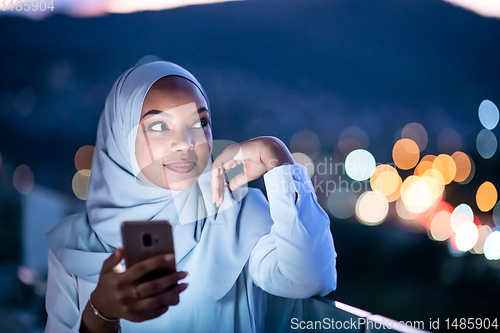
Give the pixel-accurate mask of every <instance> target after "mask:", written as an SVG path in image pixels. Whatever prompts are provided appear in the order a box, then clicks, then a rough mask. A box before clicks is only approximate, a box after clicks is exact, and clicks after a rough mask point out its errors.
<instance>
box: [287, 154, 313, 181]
mask: <svg viewBox="0 0 500 333" xmlns="http://www.w3.org/2000/svg"><path fill="white" fill-rule="evenodd" d="M292 157H293V160H294V161H295V163H297V164H300V165H303V166H305V167H306V169H307V172H309V176H310V177H312V176H313V175H314V162H313V160H312V159H311V158H310V157H309V156H307V155H306V154H304V153H293V154H292Z"/></svg>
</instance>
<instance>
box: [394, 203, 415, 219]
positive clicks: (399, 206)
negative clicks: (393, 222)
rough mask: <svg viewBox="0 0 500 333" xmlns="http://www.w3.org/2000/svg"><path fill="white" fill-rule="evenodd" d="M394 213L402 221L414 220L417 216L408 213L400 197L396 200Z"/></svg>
mask: <svg viewBox="0 0 500 333" xmlns="http://www.w3.org/2000/svg"><path fill="white" fill-rule="evenodd" d="M396 213H398V216H399V217H400V218H402V219H403V220H409V221H410V220H414V219H416V218H417V217H418V214H416V213H412V212H410V211H409V210H408V209H407V208H406V206H405V204H404V202H403V199H401V197H399V199H398V200H396Z"/></svg>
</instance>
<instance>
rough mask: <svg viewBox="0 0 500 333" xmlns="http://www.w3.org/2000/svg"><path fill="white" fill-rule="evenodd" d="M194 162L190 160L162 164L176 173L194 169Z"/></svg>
mask: <svg viewBox="0 0 500 333" xmlns="http://www.w3.org/2000/svg"><path fill="white" fill-rule="evenodd" d="M195 165H196V163H195V162H191V161H186V162H175V163H170V164H164V166H165V167H166V168H167V169H169V170H172V171H174V172H177V173H189V172H191V170H193V169H194V167H195Z"/></svg>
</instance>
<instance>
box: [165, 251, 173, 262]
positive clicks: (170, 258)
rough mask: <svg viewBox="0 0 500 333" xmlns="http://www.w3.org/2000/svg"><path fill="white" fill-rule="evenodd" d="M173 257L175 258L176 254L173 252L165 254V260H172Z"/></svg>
mask: <svg viewBox="0 0 500 333" xmlns="http://www.w3.org/2000/svg"><path fill="white" fill-rule="evenodd" d="M172 259H174V255H173V254H172V253H169V254H167V255H165V260H166V261H170V260H172Z"/></svg>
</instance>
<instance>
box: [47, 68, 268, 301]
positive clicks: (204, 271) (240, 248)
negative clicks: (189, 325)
mask: <svg viewBox="0 0 500 333" xmlns="http://www.w3.org/2000/svg"><path fill="white" fill-rule="evenodd" d="M169 75H178V76H181V77H184V78H186V79H188V80H190V81H191V82H193V83H194V84H195V85H196V86H197V87H198V88H199V89H200V91H201V92H202V94H203V96H204V97H205V99H206V101H207V105H208V107H209V110H210V106H209V104H208V98H207V95H206V93H205V91H204V90H203V88H202V87H201V85H200V83H199V82H198V81H197V80H196V79H195V77H194V76H193V75H192V74H191V73H189V72H188V71H187V70H185V69H184V68H182V67H180V66H178V65H176V64H174V63H171V62H167V61H153V62H149V63H145V64H140V65H136V66H134V67H132V68H130V69H129V70H127V71H126V72H125V73H123V74H122V75H121V76H120V77H119V78H118V79H117V80H116V81H115V83H114V85H113V87H112V89H111V91H110V93H109V95H108V97H107V99H106V104H105V108H104V111H103V112H102V114H101V117H100V120H99V125H98V130H97V140H96V145H95V151H94V157H93V161H92V169H91V170H92V171H91V176H90V180H89V188H88V195H87V202H86V211H85V212H81V213H77V214H74V215H71V216H69V217H67V218H66V219H64V220H63V221H61V223H59V224H58V225H57V226H56V227H55V228H54V229H52V230H51V231H50V232H49V233H47V239H48V242H49V247H50V249H51V250H52V252H53V253H54V255H55V256H56V258H57V259H58V260H59V261H60V262H61V263H62V265H63V266H64V267H65V268H66V270H67V271H68V272H69V273H71V274H74V275H76V276H78V277H80V278H82V279H84V280H86V281H89V282H93V283H97V281H98V278H99V272H100V270H101V266H102V263H103V261H104V260H105V259H106V258H108V257H109V254H110V252H113V251H114V249H116V248H117V247H121V246H122V239H121V234H120V226H121V223H122V222H123V221H130V220H168V221H170V223H171V224H172V227H173V235H174V247H175V256H176V262H177V263H179V262H180V261H181V260H182V259H183V258H184V257H185V256H186V255H187V254H188V253H189V252H190V251H191V250H192V249H193V248H194V247H195V246H201V247H202V248H203V249H202V251H196V252H195V253H197V254H196V255H193V256H191V257H190V258H189V261H190V263H191V264H192V265H193V266H192V267H197V268H199V269H197V273H198V277H197V278H199V279H201V280H202V281H201V282H202V283H203V285H204V286H205V288H206V289H207V292H208V293H210V294H211V295H212V296H213V298H214V299H215V300H218V299H220V298H222V297H223V296H224V295H225V294H226V293H227V292H228V291H229V290H230V289H231V287H232V286H233V284H234V282H235V281H236V279H237V277H238V276H239V274H240V272H241V270H242V269H243V266H244V265H245V263H246V261H247V260H248V258H249V256H250V253H251V251H252V249H253V248H254V246H255V244H256V243H257V241H258V240H259V238H260V237H261V236H263V235H264V234H266V233H268V232H269V231H270V228H271V225H272V223H273V222H272V219H271V216H270V214H269V208H268V207H269V206H268V203H267V202H266V199H265V197H264V196H263V195H262V193H261V192H260V190H258V192H259V193H260V195H255V193H256V192H254V191H257V190H254V189H250V191H249V189H248V188H247V187H241V188H238V189H236V190H235V191H233V192H232V193H231V191H229V189H228V184H227V183H226V184H225V185H226V186H225V192H224V202H223V204H222V205H221V206H220V207H219V208H217V207H216V206H215V203H212V190H211V181H210V178H211V177H210V174H211V169H212V158H210V159H209V161H208V163H207V166H206V168H205V170H204V173H203V174H202V175H201V176H200V177H199V178H198V180H197V182H196V183H194V185H193V186H191V187H190V188H189V189H187V190H184V191H173V190H167V189H164V188H160V187H157V186H155V185H153V184H152V183H150V182H149V181H148V180H147V179H146V178H145V177H144V176H143V175H142V174H141V172H140V170H139V167H138V165H137V161H136V158H135V138H136V134H137V128H138V126H139V118H140V114H141V110H142V104H143V102H144V98H145V96H146V93H147V92H148V90H149V88H150V87H151V86H152V85H153V83H155V82H156V81H157V80H159V79H160V78H162V77H165V76H169ZM247 193H248V194H252V195H248V196H247V198H246V199H245V200H242V199H243V198H244V197H245V196H246V194H247ZM255 205H258V206H261V207H265V208H266V207H267V211H266V209H261V210H259V209H255V208H256V207H255ZM245 206H247V207H249V208H248V209H244V208H245ZM191 274H193V273H191Z"/></svg>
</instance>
